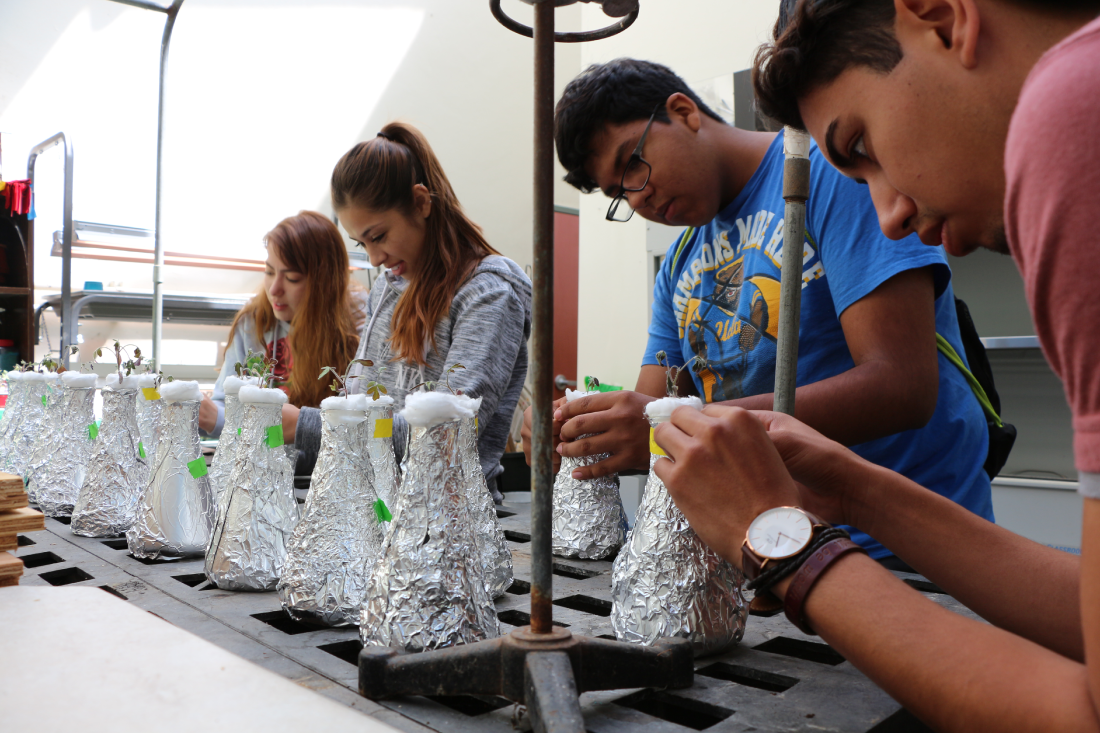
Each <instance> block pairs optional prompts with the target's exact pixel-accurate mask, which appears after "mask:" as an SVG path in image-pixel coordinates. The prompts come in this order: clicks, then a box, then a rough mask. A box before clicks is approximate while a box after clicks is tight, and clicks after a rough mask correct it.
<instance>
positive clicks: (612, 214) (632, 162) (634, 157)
mask: <svg viewBox="0 0 1100 733" xmlns="http://www.w3.org/2000/svg"><path fill="white" fill-rule="evenodd" d="M663 105H664V103H663V102H662V103H661V104H658V105H657V106H656V107H654V108H653V114H651V115H650V116H649V122H647V123H646V125H645V131H643V132H642V137H641V139H640V140H638V145H637V146H636V147H635V148H634V152H633V153H631V154H630V158H629V159H628V160H627V161H626V168H625V169H624V170H623V177H622V180H620V181H619V195H618V196H616V197H615V198H613V199H612V200H611V206H609V207H607V220H608V221H619V222H622V221H630V217H632V216H634V208H633V207H632V206H631V205H630V202H629V201H627V200H626V194H628V193H633V192H635V191H641V190H642V189H644V188H645V187H646V184H648V183H649V174H650V173H652V172H653V168H652V167H651V166H650V165H649V162H648V161H646V159H645V158H643V157H642V147H644V146H645V139H646V137H647V136H648V135H649V128H650V127H652V126H653V119H654V118H655V117H656V116H657V112H658V111H659V110H660V109H661V107H662V106H663Z"/></svg>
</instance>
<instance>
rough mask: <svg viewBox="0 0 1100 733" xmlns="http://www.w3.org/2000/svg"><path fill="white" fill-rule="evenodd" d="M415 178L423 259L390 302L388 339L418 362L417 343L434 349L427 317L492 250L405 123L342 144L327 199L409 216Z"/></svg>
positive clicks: (422, 359)
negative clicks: (425, 199) (422, 210)
mask: <svg viewBox="0 0 1100 733" xmlns="http://www.w3.org/2000/svg"><path fill="white" fill-rule="evenodd" d="M418 183H419V184H421V185H423V186H424V187H425V188H427V189H428V193H429V194H431V197H432V210H431V214H429V215H428V219H427V226H426V231H425V233H424V249H423V250H422V252H423V255H422V257H423V262H418V263H417V275H416V279H415V280H413V281H411V282H410V283H409V286H408V288H406V289H405V292H404V293H402V295H401V298H400V299H399V300H398V301H397V307H396V308H395V309H394V312H393V323H392V324H391V328H390V343H391V344H392V348H393V351H394V353H395V354H396V355H397V358H399V359H403V360H405V361H409V362H414V363H418V364H424V363H426V361H427V359H426V356H425V354H424V342H425V340H428V341H430V343H431V347H432V348H433V349H434V348H435V324H437V323H438V322H439V321H440V320H441V319H442V318H443V315H444V314H445V313H446V312H447V309H448V308H450V306H451V301H452V300H453V299H454V296H455V292H456V291H457V290H458V287H459V285H461V284H462V281H463V280H464V279H465V278H466V275H467V274H468V273H469V271H470V266H471V265H472V264H473V263H474V262H478V261H480V260H481V259H482V258H483V257H485V256H487V255H492V254H500V253H499V252H497V251H496V250H495V249H493V248H492V247H491V246H490V245H489V243H488V242H487V241H486V240H485V236H484V235H483V234H482V232H481V227H479V226H478V225H477V224H475V223H474V222H472V221H470V218H469V217H467V216H466V213H465V212H464V211H463V210H462V204H460V203H458V197H457V196H455V192H454V189H453V188H451V182H450V181H448V180H447V175H446V174H445V173H444V172H443V166H442V165H440V163H439V159H438V158H436V157H435V153H434V152H432V148H431V146H430V145H428V141H427V139H425V137H424V135H423V134H422V133H421V132H420V131H419V130H417V129H416V128H415V127H413V126H412V125H406V124H403V123H401V122H391V123H390V124H388V125H386V126H385V127H383V128H382V132H380V133H379V134H378V137H375V138H374V139H372V140H367V141H366V142H361V143H359V144H358V145H356V146H355V147H354V148H352V149H351V150H349V151H348V152H347V153H346V154H345V155H344V157H343V158H341V159H340V162H339V163H337V164H336V168H335V169H334V170H333V171H332V205H333V208H335V209H337V210H339V209H342V208H344V207H346V206H348V205H349V204H351V205H356V206H362V207H364V208H367V209H372V210H374V211H379V212H381V211H390V210H393V209H397V210H398V211H400V212H401V213H403V214H405V215H411V214H412V212H413V210H414V200H413V186H415V185H416V184H418Z"/></svg>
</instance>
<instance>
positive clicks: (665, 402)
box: [645, 395, 703, 422]
mask: <svg viewBox="0 0 1100 733" xmlns="http://www.w3.org/2000/svg"><path fill="white" fill-rule="evenodd" d="M677 407H694V408H695V409H696V410H702V409H703V401H702V400H701V399H699V398H698V397H696V396H694V395H692V396H691V397H662V398H661V399H659V400H654V401H653V402H650V403H649V404H648V405H646V406H645V414H646V417H648V418H649V419H651V420H656V421H657V422H667V421H668V420H671V419H672V412H673V411H674V410H675V409H676V408H677Z"/></svg>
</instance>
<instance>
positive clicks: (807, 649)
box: [753, 636, 845, 666]
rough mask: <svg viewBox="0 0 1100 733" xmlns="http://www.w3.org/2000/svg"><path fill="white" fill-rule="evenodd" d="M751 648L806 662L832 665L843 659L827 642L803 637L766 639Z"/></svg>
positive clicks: (839, 662) (841, 661)
mask: <svg viewBox="0 0 1100 733" xmlns="http://www.w3.org/2000/svg"><path fill="white" fill-rule="evenodd" d="M753 648H754V649H756V650H757V651H761V652H768V653H769V654H782V655H783V656H785V657H795V658H796V659H805V660H806V661H808V662H817V663H818V664H828V665H832V666H836V665H838V664H841V663H843V662H844V661H845V659H844V657H842V656H840V653H839V652H837V651H836V650H835V649H833V648H832V647H831V646H829V645H828V644H821V643H819V642H816V641H805V640H803V639H789V638H787V637H786V636H777V637H775V638H774V639H768V640H767V641H765V642H764V643H763V644H758V645H757V646H755V647H753Z"/></svg>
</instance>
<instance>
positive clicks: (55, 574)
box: [38, 568, 95, 585]
mask: <svg viewBox="0 0 1100 733" xmlns="http://www.w3.org/2000/svg"><path fill="white" fill-rule="evenodd" d="M38 577H39V578H42V580H44V581H46V582H47V583H49V584H50V585H70V584H71V583H83V582H84V581H85V580H95V578H94V577H92V576H91V575H89V574H88V573H86V572H84V571H83V570H81V569H80V568H65V569H63V570H51V571H50V572H48V573H42V574H41V575H39V576H38Z"/></svg>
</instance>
